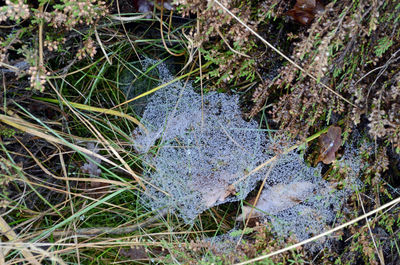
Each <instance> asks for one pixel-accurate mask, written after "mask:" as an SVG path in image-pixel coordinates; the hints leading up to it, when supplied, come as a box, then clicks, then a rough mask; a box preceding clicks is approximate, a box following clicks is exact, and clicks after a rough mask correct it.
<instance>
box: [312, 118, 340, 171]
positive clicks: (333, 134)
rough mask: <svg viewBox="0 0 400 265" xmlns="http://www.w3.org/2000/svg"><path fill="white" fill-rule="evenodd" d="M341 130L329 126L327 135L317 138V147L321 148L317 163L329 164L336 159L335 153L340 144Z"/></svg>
mask: <svg viewBox="0 0 400 265" xmlns="http://www.w3.org/2000/svg"><path fill="white" fill-rule="evenodd" d="M341 135H342V129H341V128H340V127H338V126H331V127H329V129H328V132H327V133H324V134H323V135H321V136H320V137H319V145H320V146H321V150H320V155H319V157H318V159H317V162H320V161H322V162H323V163H324V164H330V163H332V162H333V161H335V159H336V152H337V151H338V150H339V148H340V145H341V144H342V138H341Z"/></svg>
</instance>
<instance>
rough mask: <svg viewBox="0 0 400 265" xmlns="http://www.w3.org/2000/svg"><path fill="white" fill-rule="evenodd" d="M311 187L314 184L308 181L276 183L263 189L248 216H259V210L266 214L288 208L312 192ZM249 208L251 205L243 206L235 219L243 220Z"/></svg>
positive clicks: (246, 216) (312, 187)
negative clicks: (239, 214) (240, 213)
mask: <svg viewBox="0 0 400 265" xmlns="http://www.w3.org/2000/svg"><path fill="white" fill-rule="evenodd" d="M313 189H314V184H312V183H311V182H309V181H299V182H293V183H290V184H277V185H275V186H272V187H270V188H267V189H264V190H263V191H262V193H261V195H260V199H259V200H258V202H257V204H256V206H255V207H256V209H254V210H253V212H252V214H251V217H250V218H255V217H259V216H261V215H262V213H261V212H260V211H259V210H261V211H263V212H266V213H268V214H277V213H279V212H281V211H283V210H286V209H289V208H291V207H293V206H295V205H297V204H299V203H301V202H303V201H304V200H305V199H307V197H308V196H310V194H311V193H312V192H313ZM251 209H252V207H251V206H243V213H242V215H241V216H239V217H238V218H237V220H238V221H243V220H244V219H246V218H248V217H249V214H250V212H251ZM257 209H259V210H257Z"/></svg>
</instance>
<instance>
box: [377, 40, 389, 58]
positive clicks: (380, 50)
mask: <svg viewBox="0 0 400 265" xmlns="http://www.w3.org/2000/svg"><path fill="white" fill-rule="evenodd" d="M392 45H393V40H392V39H390V38H389V37H388V36H385V37H383V38H381V39H379V40H378V45H377V46H375V54H376V56H378V57H382V55H383V54H384V53H385V52H386V51H387V50H388V49H389V48H390V47H391V46H392Z"/></svg>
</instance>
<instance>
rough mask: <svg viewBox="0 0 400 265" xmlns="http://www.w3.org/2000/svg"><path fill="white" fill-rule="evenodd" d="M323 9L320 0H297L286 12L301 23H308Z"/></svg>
mask: <svg viewBox="0 0 400 265" xmlns="http://www.w3.org/2000/svg"><path fill="white" fill-rule="evenodd" d="M323 11H324V5H323V4H322V2H321V1H320V0H297V1H296V4H295V5H294V7H293V8H292V9H290V10H289V11H288V12H287V13H286V14H287V15H288V16H289V17H291V18H292V19H293V20H295V21H297V22H299V23H300V24H303V25H310V24H311V21H312V20H313V19H314V17H315V15H316V14H319V13H322V12H323Z"/></svg>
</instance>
